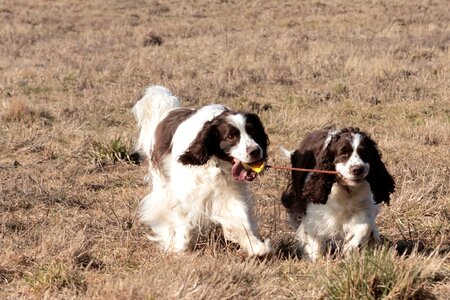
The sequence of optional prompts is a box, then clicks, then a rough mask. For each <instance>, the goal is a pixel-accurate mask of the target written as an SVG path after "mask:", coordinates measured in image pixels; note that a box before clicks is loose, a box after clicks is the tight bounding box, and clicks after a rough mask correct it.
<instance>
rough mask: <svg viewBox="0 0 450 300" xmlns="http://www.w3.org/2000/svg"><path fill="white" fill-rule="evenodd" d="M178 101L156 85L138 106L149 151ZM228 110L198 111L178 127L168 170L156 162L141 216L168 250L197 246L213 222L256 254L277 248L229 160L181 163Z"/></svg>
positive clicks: (210, 108)
mask: <svg viewBox="0 0 450 300" xmlns="http://www.w3.org/2000/svg"><path fill="white" fill-rule="evenodd" d="M174 99H176V98H175V97H173V96H172V95H171V94H170V92H168V90H166V89H164V88H160V87H150V88H149V89H147V93H146V95H145V96H144V97H143V98H142V99H141V100H140V101H139V102H138V103H137V104H136V105H135V107H134V108H133V111H134V113H135V115H136V117H137V120H138V124H139V125H140V128H141V131H140V136H139V140H138V146H139V147H140V148H143V150H144V153H146V154H147V153H148V154H149V155H151V149H152V145H153V140H152V139H153V135H154V131H155V129H156V126H157V124H158V123H159V122H160V121H161V120H162V119H163V118H164V116H165V115H166V114H167V111H168V110H170V109H172V108H174V107H176V106H177V105H178V101H174ZM225 110H226V108H225V107H224V106H222V105H209V106H205V107H203V108H201V109H199V110H198V111H196V112H195V113H194V114H193V115H192V116H191V117H189V118H188V119H186V120H185V121H184V122H182V123H181V124H180V126H179V127H178V129H177V130H176V132H175V134H174V137H173V141H172V143H173V144H172V152H171V153H170V154H169V155H167V156H165V158H164V162H163V164H162V168H163V169H164V172H159V171H157V170H155V169H154V168H152V166H151V165H150V169H149V172H150V173H151V178H152V186H153V189H152V191H151V193H150V194H148V195H147V196H146V197H145V198H144V199H143V200H142V202H141V207H140V217H141V220H142V221H143V222H145V223H147V224H148V225H150V226H151V228H152V231H153V235H152V236H151V239H152V240H153V241H156V242H158V243H159V245H160V246H161V247H162V249H163V250H164V251H168V252H180V251H185V250H190V249H192V248H193V247H194V245H195V243H196V241H197V238H198V235H199V234H200V233H201V231H202V229H204V228H205V227H206V226H208V224H210V223H217V224H220V225H221V226H222V228H223V232H224V235H225V238H226V239H228V240H231V241H234V242H237V243H239V244H240V245H241V247H242V248H243V249H244V250H245V251H246V252H247V253H248V254H249V255H251V256H253V255H254V256H264V255H267V254H269V253H271V251H272V248H271V246H270V243H269V241H268V240H266V241H265V242H262V241H261V240H260V239H259V238H258V237H257V226H256V223H255V220H254V219H253V215H252V208H253V201H252V198H251V195H250V193H249V191H248V188H247V183H246V182H242V181H235V180H233V179H232V176H231V164H230V163H229V162H225V161H222V160H220V159H218V158H217V157H215V156H213V157H212V158H211V159H210V160H209V161H208V162H207V163H206V164H205V165H202V166H190V165H182V164H181V163H179V162H178V158H179V156H180V155H182V154H183V153H184V152H185V151H186V149H187V148H188V147H189V146H190V144H191V142H192V141H193V140H194V139H195V138H196V136H197V134H198V132H199V131H200V130H201V129H202V127H203V125H204V124H205V122H207V121H209V120H211V119H213V118H214V117H216V116H218V115H219V114H221V113H222V112H223V111H225ZM246 145H247V144H246ZM164 174H165V175H164Z"/></svg>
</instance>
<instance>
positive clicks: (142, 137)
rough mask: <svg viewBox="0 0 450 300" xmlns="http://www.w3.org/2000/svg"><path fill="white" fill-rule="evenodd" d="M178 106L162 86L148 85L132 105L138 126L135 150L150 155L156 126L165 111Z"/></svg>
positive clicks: (176, 101) (178, 103)
mask: <svg viewBox="0 0 450 300" xmlns="http://www.w3.org/2000/svg"><path fill="white" fill-rule="evenodd" d="M179 106H180V101H179V100H178V99H177V97H175V96H174V95H172V93H171V92H170V91H169V90H168V89H166V88H165V87H162V86H157V85H155V86H150V87H148V88H147V90H146V91H145V95H144V96H143V97H142V99H141V100H139V101H138V102H137V103H136V104H135V105H134V107H133V113H134V116H135V117H136V121H137V123H138V127H139V138H138V140H137V142H136V145H135V150H136V151H139V152H140V153H141V154H143V155H145V156H146V157H150V155H151V153H152V149H153V144H154V139H155V137H154V135H155V130H156V126H157V125H158V124H159V122H160V121H161V120H162V119H163V118H164V117H165V115H166V113H167V112H168V111H169V110H171V109H173V108H176V107H179Z"/></svg>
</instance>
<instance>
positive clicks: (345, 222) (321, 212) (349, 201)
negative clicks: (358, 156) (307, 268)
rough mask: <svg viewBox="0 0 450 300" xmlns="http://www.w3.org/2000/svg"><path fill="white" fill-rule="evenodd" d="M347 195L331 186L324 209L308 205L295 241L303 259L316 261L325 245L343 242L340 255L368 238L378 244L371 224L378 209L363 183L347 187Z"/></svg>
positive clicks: (337, 185)
mask: <svg viewBox="0 0 450 300" xmlns="http://www.w3.org/2000/svg"><path fill="white" fill-rule="evenodd" d="M350 189H351V192H350V193H349V192H348V190H346V189H344V188H342V186H340V185H339V184H337V183H335V184H334V185H333V187H332V189H331V193H330V196H329V198H328V201H327V203H326V204H325V205H323V204H312V203H311V204H308V206H307V209H306V214H305V215H304V217H303V219H302V222H301V224H300V227H299V228H298V229H297V237H298V239H299V240H300V242H301V246H302V251H303V254H304V257H305V259H307V260H312V261H314V260H316V259H317V258H318V257H319V256H320V255H321V254H322V252H323V251H324V244H325V242H326V241H328V240H330V239H332V240H338V241H343V243H344V244H343V251H344V253H349V252H350V251H352V250H354V249H358V248H359V247H361V246H364V245H365V244H366V243H367V242H368V241H369V239H370V237H371V236H372V237H373V238H374V240H375V241H377V242H378V241H380V235H379V233H378V228H377V226H376V223H375V218H376V216H377V214H378V205H376V204H375V203H374V201H373V199H372V194H371V192H370V186H369V184H368V183H367V182H366V181H363V182H361V183H360V184H359V185H358V186H355V187H351V188H350Z"/></svg>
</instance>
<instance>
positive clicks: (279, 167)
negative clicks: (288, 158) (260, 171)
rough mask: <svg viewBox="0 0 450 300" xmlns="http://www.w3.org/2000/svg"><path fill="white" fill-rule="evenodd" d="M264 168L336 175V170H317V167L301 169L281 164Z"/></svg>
mask: <svg viewBox="0 0 450 300" xmlns="http://www.w3.org/2000/svg"><path fill="white" fill-rule="evenodd" d="M266 168H272V169H275V170H290V171H298V172H314V173H323V174H332V175H337V174H338V172H336V171H327V170H317V169H303V168H291V167H283V166H268V165H266Z"/></svg>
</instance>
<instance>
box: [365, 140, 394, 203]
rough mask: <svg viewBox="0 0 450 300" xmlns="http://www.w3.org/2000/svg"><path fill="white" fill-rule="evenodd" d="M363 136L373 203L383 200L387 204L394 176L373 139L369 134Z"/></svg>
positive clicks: (392, 189) (392, 188)
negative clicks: (367, 153)
mask: <svg viewBox="0 0 450 300" xmlns="http://www.w3.org/2000/svg"><path fill="white" fill-rule="evenodd" d="M365 138H366V141H365V142H366V145H367V147H368V151H369V155H368V162H369V164H370V170H369V175H367V181H368V182H369V184H370V189H371V190H372V194H373V198H374V201H375V203H381V202H385V203H386V204H389V200H390V196H391V194H392V193H393V192H394V191H395V181H394V178H393V177H392V175H391V174H390V173H389V172H388V170H387V169H386V166H385V164H384V163H383V161H382V159H381V153H380V151H379V150H378V146H377V144H376V143H375V141H374V140H372V139H371V138H370V137H369V136H366V137H365Z"/></svg>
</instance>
